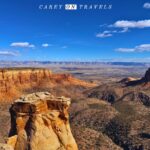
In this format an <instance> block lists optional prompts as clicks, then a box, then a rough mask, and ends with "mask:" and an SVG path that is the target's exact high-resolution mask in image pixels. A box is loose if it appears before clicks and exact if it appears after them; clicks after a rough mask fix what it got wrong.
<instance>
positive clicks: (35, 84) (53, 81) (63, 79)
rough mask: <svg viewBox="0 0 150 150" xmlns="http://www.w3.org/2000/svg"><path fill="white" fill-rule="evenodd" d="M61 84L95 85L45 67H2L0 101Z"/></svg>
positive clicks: (0, 72) (0, 71)
mask: <svg viewBox="0 0 150 150" xmlns="http://www.w3.org/2000/svg"><path fill="white" fill-rule="evenodd" d="M60 85H61V86H68V85H75V86H82V87H93V86H95V84H92V83H88V82H85V81H82V80H79V79H76V78H74V77H72V76H71V75H70V74H53V73H52V72H51V71H50V70H49V69H44V68H39V69H38V68H15V69H12V68H8V69H0V101H3V102H6V101H7V100H8V101H10V100H12V99H16V98H18V97H19V96H20V95H22V94H23V92H24V91H26V90H30V89H31V90H32V89H36V88H38V89H40V88H41V89H45V88H46V89H50V88H53V87H57V86H60ZM39 91H40V90H39Z"/></svg>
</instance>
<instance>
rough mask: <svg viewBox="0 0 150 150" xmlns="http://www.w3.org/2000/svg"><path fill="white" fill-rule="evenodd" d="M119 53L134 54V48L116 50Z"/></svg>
mask: <svg viewBox="0 0 150 150" xmlns="http://www.w3.org/2000/svg"><path fill="white" fill-rule="evenodd" d="M116 51H117V52H134V51H135V50H134V49H133V48H118V49H116Z"/></svg>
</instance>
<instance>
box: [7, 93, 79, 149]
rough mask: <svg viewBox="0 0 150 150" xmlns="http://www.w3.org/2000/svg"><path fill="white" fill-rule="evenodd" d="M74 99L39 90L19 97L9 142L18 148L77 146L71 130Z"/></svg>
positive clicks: (66, 147) (14, 107) (13, 113)
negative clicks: (70, 122) (72, 102)
mask: <svg viewBox="0 0 150 150" xmlns="http://www.w3.org/2000/svg"><path fill="white" fill-rule="evenodd" d="M69 106H70V99H69V98H65V97H54V96H53V95H51V94H50V93H49V92H37V93H33V94H29V95H27V96H24V97H21V98H19V99H18V100H16V101H15V102H14V103H13V104H12V106H11V108H10V114H11V130H10V134H9V138H8V142H7V143H8V144H9V145H12V146H13V147H14V150H77V149H78V148H77V144H76V142H75V140H74V138H73V135H72V133H71V129H70V124H69V115H68V108H69Z"/></svg>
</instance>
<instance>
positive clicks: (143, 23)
mask: <svg viewBox="0 0 150 150" xmlns="http://www.w3.org/2000/svg"><path fill="white" fill-rule="evenodd" d="M110 27H116V28H126V29H128V28H146V27H150V19H148V20H139V21H128V20H119V21H116V22H115V23H114V24H113V25H110Z"/></svg>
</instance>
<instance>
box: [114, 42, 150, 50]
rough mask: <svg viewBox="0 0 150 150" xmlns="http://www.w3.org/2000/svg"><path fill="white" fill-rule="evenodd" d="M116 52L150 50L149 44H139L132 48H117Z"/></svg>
mask: <svg viewBox="0 0 150 150" xmlns="http://www.w3.org/2000/svg"><path fill="white" fill-rule="evenodd" d="M116 51H118V52H150V44H141V45H138V46H135V47H134V48H118V49H116Z"/></svg>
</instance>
